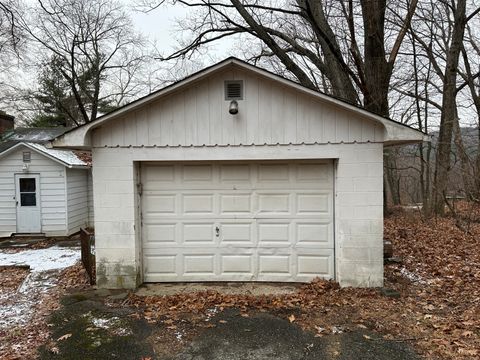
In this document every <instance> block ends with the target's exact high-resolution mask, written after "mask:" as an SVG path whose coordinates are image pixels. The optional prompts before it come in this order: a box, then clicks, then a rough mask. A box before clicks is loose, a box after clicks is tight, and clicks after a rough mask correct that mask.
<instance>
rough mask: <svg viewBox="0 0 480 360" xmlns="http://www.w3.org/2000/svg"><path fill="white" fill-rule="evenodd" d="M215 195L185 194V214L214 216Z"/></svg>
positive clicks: (183, 196) (183, 198)
mask: <svg viewBox="0 0 480 360" xmlns="http://www.w3.org/2000/svg"><path fill="white" fill-rule="evenodd" d="M213 201H214V195H213V194H212V195H198V194H183V195H182V204H183V208H182V211H183V213H184V214H213V211H214V208H213Z"/></svg>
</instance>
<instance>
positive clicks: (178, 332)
mask: <svg viewBox="0 0 480 360" xmlns="http://www.w3.org/2000/svg"><path fill="white" fill-rule="evenodd" d="M183 336H184V334H183V333H182V332H181V331H179V330H177V331H175V337H176V338H177V340H178V341H182V338H183Z"/></svg>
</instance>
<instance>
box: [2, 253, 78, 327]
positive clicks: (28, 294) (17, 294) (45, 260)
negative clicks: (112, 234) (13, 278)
mask: <svg viewBox="0 0 480 360" xmlns="http://www.w3.org/2000/svg"><path fill="white" fill-rule="evenodd" d="M79 260H80V249H78V248H77V249H75V248H73V249H72V248H70V249H66V248H60V247H56V246H55V247H51V248H47V249H38V250H25V251H21V252H16V253H8V252H6V251H0V266H15V265H17V266H18V265H28V266H30V271H31V272H30V274H28V275H27V277H26V278H25V280H24V281H23V283H22V284H21V285H20V287H19V288H18V291H11V292H8V293H6V294H2V293H0V329H1V328H6V327H12V326H19V325H20V326H21V325H23V324H25V323H27V322H28V321H29V320H30V318H31V316H32V315H33V312H34V311H35V306H36V305H37V304H38V302H39V301H41V300H40V299H41V295H42V294H43V293H45V292H46V291H48V290H49V289H50V288H52V287H53V286H55V285H56V284H57V282H58V274H59V272H60V271H61V270H62V269H64V268H67V267H70V266H73V265H75V264H76V263H77V262H78V261H79Z"/></svg>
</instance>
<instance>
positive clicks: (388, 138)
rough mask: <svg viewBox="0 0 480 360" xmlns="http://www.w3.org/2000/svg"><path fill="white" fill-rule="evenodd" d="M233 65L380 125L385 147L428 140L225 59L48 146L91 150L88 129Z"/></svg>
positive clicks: (379, 117) (331, 99) (235, 60)
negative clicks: (382, 130) (382, 129)
mask: <svg viewBox="0 0 480 360" xmlns="http://www.w3.org/2000/svg"><path fill="white" fill-rule="evenodd" d="M230 64H233V65H235V66H239V67H241V68H243V69H247V70H250V71H253V72H255V73H257V74H259V75H260V76H263V77H266V78H270V79H272V80H275V81H277V82H279V83H281V84H283V85H286V86H289V87H293V88H295V89H296V90H298V91H301V92H303V93H305V94H309V95H312V96H314V97H316V98H318V99H319V100H321V101H324V102H326V103H329V104H331V105H335V106H338V107H340V108H343V109H344V110H347V111H352V112H354V113H356V114H359V115H361V116H363V117H364V118H367V119H370V120H373V121H375V122H377V123H381V124H382V125H383V126H384V128H385V131H386V133H385V139H384V143H385V145H389V144H391V143H395V144H397V145H399V144H408V143H412V142H413V143H415V142H417V143H418V142H423V141H429V140H425V136H426V134H424V133H422V132H420V131H418V130H416V129H413V128H411V127H409V126H407V125H404V124H401V123H397V122H395V121H393V120H390V119H387V118H384V117H382V116H380V115H376V114H374V113H372V112H369V111H367V110H364V109H362V108H360V107H358V106H355V105H352V104H349V103H347V102H345V101H342V100H339V99H337V98H334V97H331V96H328V95H325V94H322V93H320V92H318V91H314V90H312V89H309V88H306V87H304V86H302V85H300V84H297V83H295V82H293V81H291V80H288V79H285V78H282V77H281V76H278V75H275V74H273V73H270V72H269V71H267V70H264V69H261V68H258V67H256V66H253V65H250V64H248V63H246V62H243V61H240V60H238V59H235V58H228V59H226V60H224V61H221V62H219V63H218V64H215V65H213V66H211V67H209V68H207V69H204V70H202V71H199V72H198V73H196V74H193V75H191V76H189V77H187V78H185V79H183V80H180V81H179V82H177V83H174V84H172V85H169V86H167V87H165V88H163V89H161V90H159V91H157V92H155V93H152V94H150V95H147V96H145V97H144V98H141V99H139V100H136V101H134V102H132V103H130V104H127V105H125V106H124V107H122V108H121V109H118V110H117V111H113V112H111V113H109V114H106V115H103V116H101V117H99V118H98V119H97V120H95V121H93V122H91V123H89V124H85V125H83V126H81V127H79V128H76V129H73V130H71V131H69V132H66V133H65V134H63V135H61V136H59V137H58V138H56V139H55V140H54V141H53V142H52V144H53V147H55V148H67V149H82V150H88V149H91V147H92V144H91V136H89V132H90V130H92V129H94V128H96V127H99V126H101V125H102V124H103V123H105V122H107V121H109V120H110V119H112V118H115V117H118V116H121V115H123V114H125V113H129V112H131V111H135V110H136V109H138V108H139V107H141V106H144V105H146V104H149V103H151V102H153V101H156V100H158V99H159V98H161V97H163V96H165V95H167V94H170V93H172V92H174V91H176V90H178V89H181V88H183V87H185V86H188V85H189V84H190V83H192V82H195V81H199V80H200V79H203V78H205V77H207V76H209V75H210V74H211V73H212V72H215V71H217V70H219V69H221V68H223V67H225V66H227V65H230Z"/></svg>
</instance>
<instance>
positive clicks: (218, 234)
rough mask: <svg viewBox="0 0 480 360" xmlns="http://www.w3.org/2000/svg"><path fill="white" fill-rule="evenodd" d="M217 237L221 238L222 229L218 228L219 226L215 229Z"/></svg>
mask: <svg viewBox="0 0 480 360" xmlns="http://www.w3.org/2000/svg"><path fill="white" fill-rule="evenodd" d="M215 236H216V237H219V236H220V229H219V228H218V226H217V227H216V228H215Z"/></svg>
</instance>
